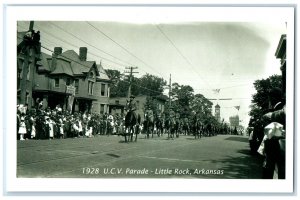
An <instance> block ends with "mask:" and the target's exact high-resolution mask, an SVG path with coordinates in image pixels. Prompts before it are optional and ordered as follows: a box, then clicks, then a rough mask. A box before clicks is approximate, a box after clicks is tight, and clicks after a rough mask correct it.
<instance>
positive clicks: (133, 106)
mask: <svg viewBox="0 0 300 200" xmlns="http://www.w3.org/2000/svg"><path fill="white" fill-rule="evenodd" d="M134 98H135V96H133V95H131V96H130V99H129V101H128V100H127V105H126V110H127V111H128V112H132V113H133V115H134V116H135V118H136V119H137V114H136V112H135V111H136V110H137V106H136V102H135V101H134Z"/></svg>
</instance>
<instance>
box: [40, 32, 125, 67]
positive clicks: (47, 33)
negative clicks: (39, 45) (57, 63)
mask: <svg viewBox="0 0 300 200" xmlns="http://www.w3.org/2000/svg"><path fill="white" fill-rule="evenodd" d="M37 27H38V28H39V29H41V27H40V26H37ZM43 33H45V34H46V35H50V36H51V37H53V38H55V39H57V40H60V41H62V42H64V43H66V44H68V45H70V46H73V47H75V48H77V49H78V48H79V47H77V46H75V45H74V44H72V43H70V42H68V41H66V40H64V39H61V38H58V37H56V36H54V35H53V34H51V33H49V32H47V31H45V30H44V31H43ZM89 54H91V55H94V56H95V57H99V58H101V59H103V60H106V61H108V62H111V63H114V64H116V65H119V66H121V67H124V65H123V64H121V63H117V62H115V61H112V60H110V59H108V58H104V57H102V56H99V55H96V54H93V53H91V52H89Z"/></svg>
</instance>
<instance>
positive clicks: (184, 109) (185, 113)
mask: <svg viewBox="0 0 300 200" xmlns="http://www.w3.org/2000/svg"><path fill="white" fill-rule="evenodd" d="M193 92H194V89H193V88H192V87H191V86H189V85H179V84H178V83H173V84H172V96H173V97H175V101H172V108H173V110H175V111H176V112H178V113H179V114H180V116H182V117H189V116H190V115H191V113H192V109H191V107H190V103H191V101H192V99H193V98H194V94H193Z"/></svg>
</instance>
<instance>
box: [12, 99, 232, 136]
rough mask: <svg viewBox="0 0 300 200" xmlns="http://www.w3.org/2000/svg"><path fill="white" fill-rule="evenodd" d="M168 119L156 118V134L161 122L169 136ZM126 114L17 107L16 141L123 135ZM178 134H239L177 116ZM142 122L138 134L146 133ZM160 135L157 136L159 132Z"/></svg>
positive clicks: (163, 131) (224, 128) (161, 116)
mask: <svg viewBox="0 0 300 200" xmlns="http://www.w3.org/2000/svg"><path fill="white" fill-rule="evenodd" d="M167 119H168V116H167V115H165V114H162V115H156V117H155V123H154V126H153V130H152V131H153V132H154V134H156V133H157V132H158V131H159V128H158V125H157V124H158V123H157V122H158V121H160V122H161V123H160V124H161V126H162V130H161V131H160V133H159V135H163V134H168V133H169V132H170V128H168V125H167ZM124 120H125V116H124V114H119V113H117V114H114V115H111V114H107V113H104V114H91V113H80V112H74V113H70V112H68V111H63V110H62V109H61V108H60V107H59V106H57V107H56V108H55V109H52V110H51V109H49V108H48V109H45V110H44V109H31V110H27V109H24V107H23V106H22V105H20V106H18V108H17V139H18V140H28V139H50V140H51V139H64V138H83V137H85V138H91V137H95V136H97V135H107V136H109V135H123V134H125V126H124ZM175 120H176V127H177V128H176V135H177V136H179V135H195V137H196V135H198V134H200V136H213V135H216V134H236V133H235V131H234V130H232V129H230V128H228V127H227V128H226V127H215V126H213V125H212V124H210V123H202V122H200V120H199V119H188V118H186V117H185V118H180V117H176V119H175ZM143 124H144V123H142V124H141V125H140V129H139V133H138V134H140V133H145V131H144V130H143V127H144V125H143ZM157 134H158V133H157Z"/></svg>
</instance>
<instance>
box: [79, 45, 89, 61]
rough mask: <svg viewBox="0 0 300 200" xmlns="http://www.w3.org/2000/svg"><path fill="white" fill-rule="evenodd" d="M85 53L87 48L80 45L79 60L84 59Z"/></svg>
mask: <svg viewBox="0 0 300 200" xmlns="http://www.w3.org/2000/svg"><path fill="white" fill-rule="evenodd" d="M86 55H87V48H86V47H80V48H79V59H80V60H81V61H86Z"/></svg>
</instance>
